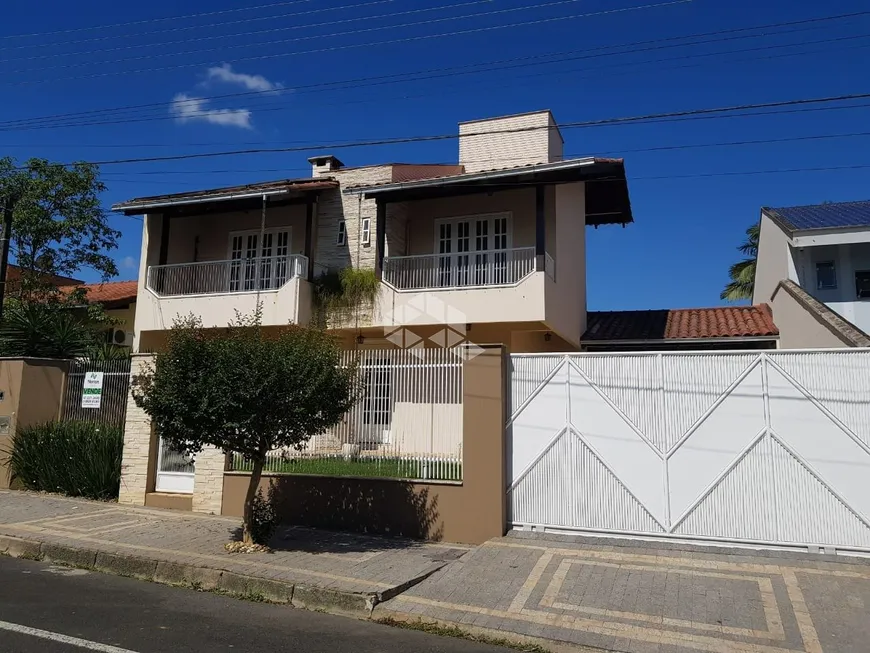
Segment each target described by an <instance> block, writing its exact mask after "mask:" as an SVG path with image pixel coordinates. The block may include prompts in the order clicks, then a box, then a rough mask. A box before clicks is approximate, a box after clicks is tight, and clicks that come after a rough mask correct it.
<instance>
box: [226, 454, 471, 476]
mask: <svg viewBox="0 0 870 653" xmlns="http://www.w3.org/2000/svg"><path fill="white" fill-rule="evenodd" d="M233 469H234V470H235V471H240V472H249V471H251V463H250V462H247V461H244V462H241V464H236V465H234V466H233ZM264 471H265V472H267V473H272V474H313V475H318V476H365V477H375V478H407V479H424V480H431V481H458V480H461V479H462V463H461V462H458V461H452V460H451V461H437V462H434V463H432V462H423V461H419V460H407V459H402V458H375V457H372V458H351V459H345V458H343V457H341V456H323V457H319V458H313V457H312V458H292V459H287V460H282V459H277V460H276V459H270V460H269V461H268V462H267V463H266V468H265V469H264Z"/></svg>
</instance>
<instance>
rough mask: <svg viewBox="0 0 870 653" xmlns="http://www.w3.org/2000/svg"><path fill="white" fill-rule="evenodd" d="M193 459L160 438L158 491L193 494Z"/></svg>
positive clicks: (156, 487)
mask: <svg viewBox="0 0 870 653" xmlns="http://www.w3.org/2000/svg"><path fill="white" fill-rule="evenodd" d="M193 471H194V463H193V461H192V460H191V459H190V458H188V457H187V456H185V455H184V454H181V453H179V452H178V451H175V450H174V449H173V448H172V447H170V446H169V445H167V444H166V443H165V442H164V441H163V439H162V438H161V439H160V448H159V450H158V453H157V483H156V486H155V489H156V490H157V491H158V492H177V493H179V494H193Z"/></svg>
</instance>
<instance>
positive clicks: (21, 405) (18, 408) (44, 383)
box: [0, 358, 67, 489]
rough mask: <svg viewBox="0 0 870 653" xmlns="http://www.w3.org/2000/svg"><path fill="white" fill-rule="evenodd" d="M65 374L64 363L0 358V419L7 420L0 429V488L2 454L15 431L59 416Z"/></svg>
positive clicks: (5, 477)
mask: <svg viewBox="0 0 870 653" xmlns="http://www.w3.org/2000/svg"><path fill="white" fill-rule="evenodd" d="M66 371H67V363H66V361H55V360H43V359H35V358H4V359H0V392H2V393H3V398H2V400H0V417H8V418H9V425H8V429H3V430H0V489H3V488H8V487H9V480H10V479H9V472H8V468H7V465H6V452H7V451H8V450H9V448H10V447H11V444H12V438H13V436H14V435H15V432H16V430H17V429H19V428H22V427H25V426H31V425H33V424H40V423H43V422H49V421H52V420H55V419H57V418H58V417H59V416H60V411H61V407H62V402H63V391H64V387H65V386H64V383H65V378H66Z"/></svg>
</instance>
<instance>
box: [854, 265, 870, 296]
mask: <svg viewBox="0 0 870 653" xmlns="http://www.w3.org/2000/svg"><path fill="white" fill-rule="evenodd" d="M855 293H856V294H857V295H858V299H870V270H858V271H857V272H855Z"/></svg>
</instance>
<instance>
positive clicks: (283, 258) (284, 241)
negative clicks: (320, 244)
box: [229, 228, 291, 292]
mask: <svg viewBox="0 0 870 653" xmlns="http://www.w3.org/2000/svg"><path fill="white" fill-rule="evenodd" d="M262 236H263V237H262V239H261V238H260V232H259V231H246V232H236V233H232V234H230V243H229V250H230V252H229V258H230V261H231V263H230V283H229V290H230V292H250V291H252V290H258V289H259V290H275V289H277V288H280V287H281V286H283V285H284V284H285V283H286V282H287V279H288V278H289V277H290V273H291V270H290V259H289V254H290V229H289V228H281V229H267V230H266V231H264V232H263V234H262Z"/></svg>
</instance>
